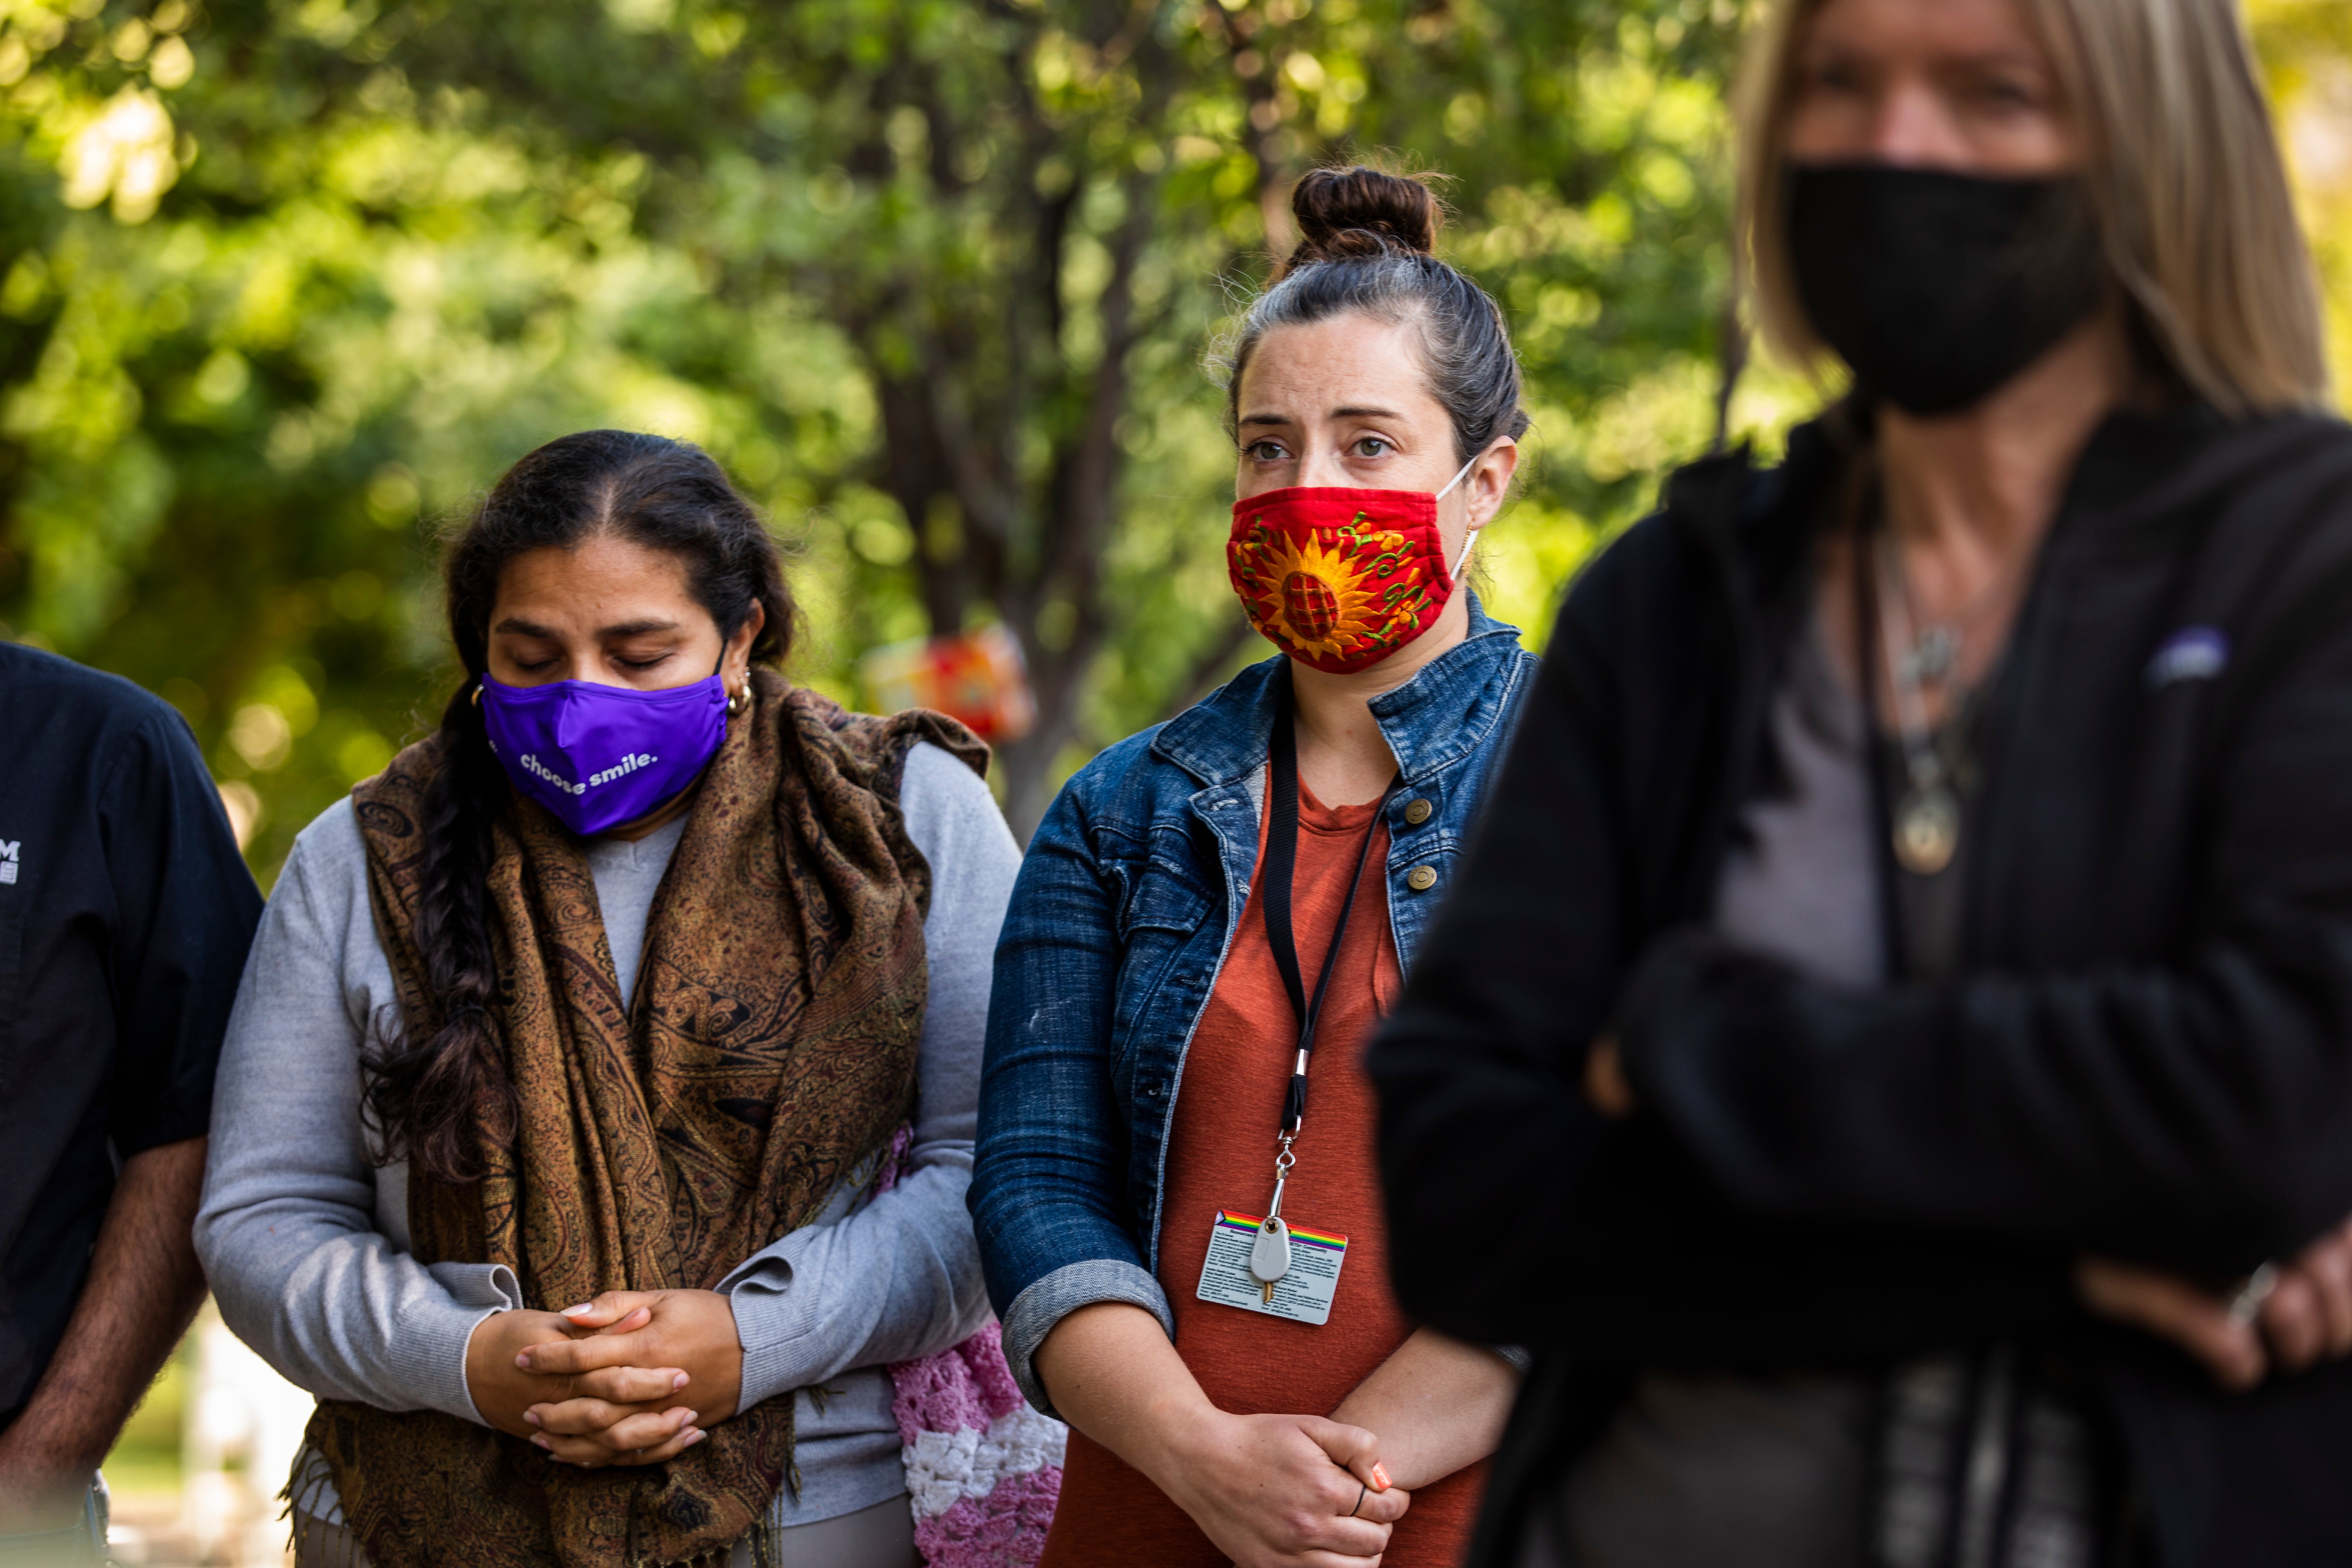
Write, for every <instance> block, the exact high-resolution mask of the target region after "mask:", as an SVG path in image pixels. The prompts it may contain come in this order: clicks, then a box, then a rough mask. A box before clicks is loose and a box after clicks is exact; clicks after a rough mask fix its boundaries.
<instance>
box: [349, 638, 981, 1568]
mask: <svg viewBox="0 0 2352 1568" xmlns="http://www.w3.org/2000/svg"><path fill="white" fill-rule="evenodd" d="M919 741H929V742H933V743H935V744H937V745H940V746H941V747H943V748H945V749H946V750H948V751H950V752H954V753H955V754H956V755H958V756H960V757H961V758H962V759H963V760H965V761H966V762H968V763H971V765H972V767H973V768H974V769H975V770H980V769H984V768H985V767H986V765H987V764H986V758H987V752H986V749H985V748H984V747H982V745H981V744H980V742H978V741H976V740H974V739H973V738H972V736H971V734H970V732H969V731H965V730H964V729H963V728H962V727H961V726H960V725H957V724H955V723H954V722H953V721H950V720H946V719H942V718H940V716H939V715H937V714H932V713H922V712H915V713H907V714H901V715H899V716H898V717H897V718H893V719H887V720H886V719H871V718H864V717H859V716H854V715H851V714H848V713H845V712H844V711H843V710H841V709H840V708H838V707H836V706H835V704H833V703H832V702H829V701H827V700H825V699H824V698H822V697H819V696H817V695H816V694H815V693H814V692H810V691H805V690H799V689H793V688H791V687H788V686H787V685H786V684H785V683H784V682H783V680H782V679H781V678H779V677H777V676H775V675H773V674H771V673H769V672H766V671H761V672H758V673H757V674H756V675H755V676H754V700H753V703H752V706H751V709H750V710H748V712H747V713H746V714H745V715H744V716H743V717H741V718H739V719H736V720H734V721H731V722H730V730H729V733H728V736H727V739H726V741H725V742H724V743H723V744H722V745H721V746H720V748H719V754H718V756H717V757H716V758H715V759H713V761H712V762H711V764H710V768H709V772H708V773H706V774H705V775H704V777H703V781H702V784H701V795H700V796H699V797H698V800H697V801H696V803H695V805H694V807H693V813H692V816H690V817H689V819H688V825H687V827H686V830H685V835H684V837H683V838H682V839H681V840H680V841H679V844H678V847H677V853H676V856H675V857H674V858H673V859H672V860H671V863H670V867H669V870H668V872H667V875H666V876H665V878H664V879H663V881H662V885H661V890H660V892H659V894H658V895H657V896H656V900H655V905H654V910H653V917H652V921H651V922H650V924H649V926H648V928H647V931H646V948H645V954H644V958H643V960H642V963H641V964H640V967H639V980H638V984H637V988H636V994H635V997H634V998H632V997H627V996H624V995H622V994H621V993H620V987H619V983H618V981H617V980H616V978H615V976H614V965H613V955H612V952H611V949H610V948H609V947H608V946H607V944H606V941H605V936H604V922H603V920H602V919H601V917H600V915H599V913H598V910H597V903H596V889H595V883H594V880H593V878H592V876H591V874H590V872H589V868H588V864H587V861H586V859H585V858H584V857H583V854H582V852H581V848H580V845H579V842H578V841H577V840H576V839H574V838H572V837H571V836H570V835H569V834H568V833H566V832H565V830H564V829H563V828H562V826H560V825H558V824H557V822H556V821H555V819H554V818H553V817H551V816H549V815H548V814H547V813H546V812H545V811H543V810H541V808H540V807H538V806H537V805H532V804H531V803H530V802H529V801H526V800H524V799H522V798H521V797H520V796H515V797H512V798H511V801H510V804H509V809H508V810H507V811H506V812H505V813H504V814H502V816H500V818H499V823H498V825H497V827H496V830H495V838H494V851H493V856H492V860H491V865H490V868H489V872H488V886H489V895H490V896H489V908H490V921H491V925H492V941H493V943H494V945H495V947H496V950H497V957H498V963H499V976H500V980H501V982H502V984H501V987H500V996H501V1000H500V1003H499V1007H498V1009H497V1014H496V1016H495V1017H494V1019H493V1023H494V1024H495V1026H496V1027H497V1029H498V1033H499V1038H500V1039H501V1041H502V1042H503V1044H504V1047H505V1051H506V1059H507V1071H508V1075H509V1079H510V1080H511V1082H512V1083H513V1086H514V1091H515V1095H516V1099H517V1101H518V1104H519V1107H520V1115H519V1117H518V1118H517V1126H516V1130H515V1131H514V1134H513V1136H512V1137H511V1138H510V1139H509V1140H507V1141H505V1142H494V1141H493V1140H492V1139H491V1138H490V1137H488V1135H487V1133H486V1131H481V1130H478V1131H477V1134H476V1143H477V1148H478V1158H479V1160H480V1161H481V1163H482V1165H483V1168H484V1169H485V1171H486V1172H487V1174H486V1176H485V1178H484V1179H483V1180H482V1181H480V1182H478V1183H477V1184H473V1185H470V1186H464V1187H454V1186H450V1185H448V1184H443V1183H437V1182H433V1181H430V1180H428V1179H425V1177H424V1176H423V1175H422V1173H420V1172H419V1171H418V1170H417V1168H416V1167H415V1166H414V1165H412V1166H411V1168H410V1170H411V1173H410V1179H409V1199H408V1201H409V1226H410V1230H411V1235H412V1243H413V1247H414V1250H415V1257H416V1258H418V1259H419V1260H421V1261H424V1262H427V1263H433V1262H441V1261H457V1262H466V1263H502V1264H505V1265H506V1266H507V1267H509V1268H511V1269H513V1270H514V1272H515V1275H516V1277H517V1279H520V1282H521V1285H522V1291H523V1298H524V1300H526V1301H527V1302H528V1303H529V1304H530V1306H531V1307H533V1308H535V1309H539V1310H556V1309H560V1308H562V1307H564V1306H567V1305H569V1304H570V1303H572V1302H573V1301H584V1300H588V1299H589V1298H590V1297H592V1296H593V1295H595V1294H596V1293H597V1292H599V1291H601V1290H606V1289H632V1290H658V1289H677V1288H689V1289H709V1288H710V1287H711V1286H712V1285H714V1284H716V1283H717V1281H718V1280H719V1279H720V1278H721V1277H723V1276H724V1275H725V1274H726V1273H727V1271H728V1270H729V1269H730V1268H733V1267H734V1266H735V1265H736V1264H737V1263H740V1261H742V1259H744V1258H747V1257H749V1256H751V1254H752V1253H754V1252H756V1251H758V1250H760V1249H761V1247H766V1246H768V1245H769V1244H770V1243H772V1242H773V1241H775V1240H776V1239H777V1238H778V1237H782V1235H783V1234H784V1233H785V1232H787V1231H789V1230H792V1229H793V1228H794V1227H796V1226H801V1225H803V1224H805V1223H807V1222H808V1220H809V1219H811V1218H812V1217H813V1216H814V1215H815V1214H816V1213H817V1212H818V1211H819V1210H820V1209H821V1208H822V1207H823V1205H824V1203H825V1201H826V1198H827V1197H828V1195H829V1194H831V1193H832V1191H833V1190H834V1187H835V1184H837V1183H838V1182H840V1181H841V1180H842V1179H843V1178H844V1177H845V1175H847V1174H848V1173H850V1172H851V1171H852V1170H853V1169H854V1168H856V1167H857V1166H858V1165H859V1164H860V1163H861V1162H863V1161H866V1160H867V1159H868V1158H869V1157H870V1156H874V1155H876V1154H877V1153H878V1152H880V1151H882V1150H883V1149H884V1148H885V1146H886V1145H887V1143H888V1142H889V1141H890V1138H891V1134H892V1131H893V1130H894V1129H896V1128H897V1127H898V1124H899V1123H900V1122H901V1121H903V1120H904V1119H905V1118H906V1116H907V1115H908V1108H909V1106H910V1105H911V1103H912V1101H913V1098H914V1083H915V1053H916V1044H917V1040H918V1038H919V1036H920V1034H921V1032H922V1024H923V1007H924V1000H925V990H926V980H927V969H926V964H925V961H924V953H923V917H924V913H925V911H926V910H928V908H929V901H930V872H929V867H928V866H927V865H926V864H925V862H924V860H923V858H922V856H921V855H920V854H919V852H918V851H917V850H916V848H915V847H914V845H913V843H912V842H911V841H910V840H909V839H908V837H907V832H906V826H905V823H904V820H903V818H902V816H901V815H900V813H899V810H898V784H899V780H900V777H901V774H902V773H903V770H904V767H905V763H906V755H907V752H908V749H909V748H910V747H912V746H913V745H914V744H915V743H916V742H919ZM437 758H438V749H437V743H436V742H434V741H430V740H428V741H426V742H422V743H420V744H418V745H415V746H411V747H410V748H409V749H408V750H406V751H404V752H402V753H401V754H400V755H399V756H398V757H397V758H395V759H394V762H393V764H392V766H391V767H390V768H388V769H387V770H386V771H385V772H384V773H383V775H382V776H381V777H379V778H376V779H373V780H370V781H369V782H368V783H366V784H362V785H361V786H360V787H359V789H358V790H357V791H356V792H354V802H355V805H356V807H357V810H358V814H359V821H360V827H361V831H362V835H363V836H364V837H365V839H366V843H367V858H368V887H369V893H370V897H371V900H372V902H373V907H374V911H375V921H376V928H377V930H378V931H379V933H380V934H381V936H382V939H383V944H384V948H385V951H386V952H387V953H388V954H389V956H390V958H391V961H392V970H393V973H394V978H395V980H396V982H397V984H398V993H399V997H400V1013H401V1019H400V1023H401V1026H402V1027H403V1028H404V1030H405V1031H406V1032H407V1037H409V1038H412V1039H414V1038H416V1037H420V1036H421V1035H424V1034H428V1033H430V1032H432V1031H433V1030H434V1029H435V1028H436V1027H437V1026H438V1024H439V1021H440V1014H439V1010H438V1006H437V1004H436V999H435V997H434V996H433V994H432V993H431V991H430V989H429V988H428V986H427V985H426V984H425V963H424V958H423V955H422V953H421V952H419V951H418V949H417V946H416V942H415V936H414V931H415V908H416V900H417V898H418V892H419V888H420V885H421V882H422V874H423V845H424V837H423V833H422V828H421V824H422V821H423V812H422V806H423V802H424V798H425V786H426V784H428V783H429V782H430V781H431V778H432V776H433V772H434V769H435V767H436V763H437ZM309 1436H310V1442H311V1444H312V1446H313V1447H316V1448H317V1449H318V1450H319V1452H320V1454H322V1455H323V1456H324V1457H325V1458H326V1460H327V1463H328V1465H329V1467H330V1468H331V1470H332V1472H333V1475H334V1481H335V1489H336V1491H337V1493H338V1494H339V1495H340V1497H341V1500H342V1507H343V1513H344V1517H345V1518H346V1519H348V1520H349V1521H351V1523H352V1527H353V1529H354V1530H355V1531H356V1532H357V1533H358V1536H359V1538H360V1540H361V1542H362V1544H363V1545H364V1547H365V1549H366V1551H367V1552H368V1555H369V1557H370V1558H371V1559H372V1560H373V1562H374V1563H376V1564H377V1568H427V1565H428V1564H431V1563H448V1562H450V1561H452V1560H453V1558H452V1549H453V1542H463V1545H462V1549H461V1550H460V1552H459V1555H462V1557H463V1560H464V1561H465V1562H467V1563H478V1564H485V1565H490V1568H502V1565H506V1564H513V1565H515V1568H524V1565H537V1564H541V1563H562V1564H564V1565H565V1568H658V1565H667V1564H684V1563H723V1562H724V1561H725V1558H726V1554H727V1552H728V1551H729V1549H730V1546H731V1545H732V1543H733V1542H735V1541H737V1540H739V1539H740V1538H741V1537H743V1536H744V1535H746V1534H747V1533H749V1532H751V1531H752V1530H753V1528H754V1527H755V1525H757V1523H758V1522H759V1521H760V1519H761V1515H762V1513H763V1512H764V1510H765V1509H766V1507H767V1505H768V1502H769V1500H771V1499H772V1498H773V1497H774V1496H775V1495H776V1492H777V1490H778V1489H779V1488H780V1487H781V1486H782V1483H783V1478H784V1475H785V1473H786V1471H787V1469H788V1468H790V1466H791V1463H792V1447H793V1397H792V1395H791V1394H781V1395H778V1396H777V1397H775V1398H773V1399H771V1400H768V1401H766V1402H764V1403H762V1404H761V1405H756V1406H754V1407H753V1408H751V1409H750V1410H747V1411H744V1412H742V1413H741V1414H740V1415H737V1416H735V1417H734V1418H733V1419H732V1420H729V1421H725V1422H721V1423H719V1425H717V1426H713V1427H711V1428H709V1436H708V1437H707V1438H705V1440H704V1441H702V1442H700V1443H698V1444H697V1445H696V1446H695V1447H691V1448H688V1449H687V1450H686V1451H685V1452H684V1453H682V1454H680V1455H679V1456H677V1458H673V1459H671V1460H669V1461H668V1462H667V1463H666V1464H662V1465H653V1466H644V1467H637V1468H620V1467H615V1468H606V1469H597V1470H583V1469H578V1468H572V1467H566V1466H559V1465H555V1464H551V1463H550V1462H549V1461H548V1459H547V1458H546V1456H545V1455H544V1454H542V1453H541V1452H540V1451H539V1450H538V1449H536V1448H533V1447H530V1445H529V1444H527V1443H525V1442H523V1441H521V1440H520V1439H519V1438H515V1437H510V1436H505V1435H504V1434H501V1433H499V1432H495V1431H492V1430H490V1429H489V1428H488V1427H484V1426H475V1425H474V1424H472V1423H470V1422H467V1421H461V1420H459V1419H457V1417H455V1416H451V1415H443V1414H440V1413H438V1412H434V1411H407V1412H392V1411H384V1410H378V1409H375V1408H373V1407H372V1406H369V1405H357V1404H349V1403H341V1402H325V1403H322V1404H321V1405H320V1407H319V1412H318V1415H316V1416H315V1417H314V1418H313V1420H312V1421H311V1424H310V1434H309Z"/></svg>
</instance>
